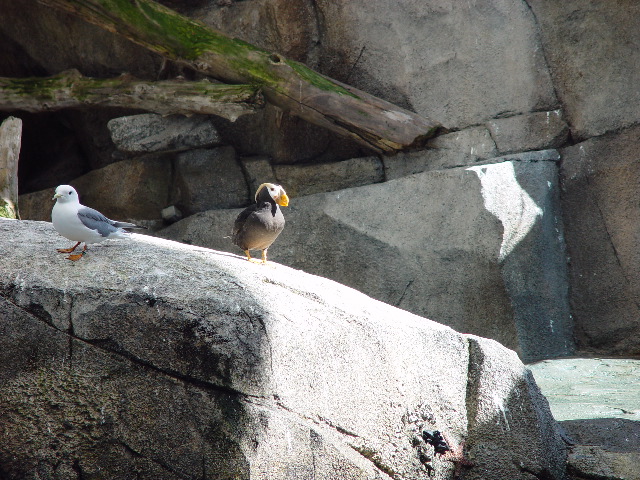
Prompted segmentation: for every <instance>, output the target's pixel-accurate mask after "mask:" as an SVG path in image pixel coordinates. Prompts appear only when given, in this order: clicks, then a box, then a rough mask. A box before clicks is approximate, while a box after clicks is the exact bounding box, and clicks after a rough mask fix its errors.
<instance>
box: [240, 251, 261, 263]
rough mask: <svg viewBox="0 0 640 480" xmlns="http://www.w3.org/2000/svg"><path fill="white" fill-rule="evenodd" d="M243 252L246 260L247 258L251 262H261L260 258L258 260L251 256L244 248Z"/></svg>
mask: <svg viewBox="0 0 640 480" xmlns="http://www.w3.org/2000/svg"><path fill="white" fill-rule="evenodd" d="M244 254H245V255H246V256H247V260H249V261H250V262H251V263H261V262H260V260H258V259H257V258H253V257H251V254H250V253H249V250H245V251H244Z"/></svg>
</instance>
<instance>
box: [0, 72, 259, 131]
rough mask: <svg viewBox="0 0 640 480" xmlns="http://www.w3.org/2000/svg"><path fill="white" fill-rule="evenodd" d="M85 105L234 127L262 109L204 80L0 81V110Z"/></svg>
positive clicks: (247, 94) (247, 93) (240, 92)
mask: <svg viewBox="0 0 640 480" xmlns="http://www.w3.org/2000/svg"><path fill="white" fill-rule="evenodd" d="M83 105H84V106H86V105H102V106H109V107H127V108H139V109H142V110H147V111H150V112H155V113H160V114H163V115H167V114H174V113H182V114H185V115H189V114H194V113H201V114H206V115H217V116H220V117H224V118H227V119H229V120H231V121H235V120H236V119H237V118H238V117H239V116H241V115H244V114H247V113H253V112H255V111H256V110H257V109H259V108H262V106H263V105H264V101H263V98H262V94H261V93H260V92H259V88H258V87H255V86H249V85H221V84H214V83H211V82H209V81H207V80H204V81H198V82H188V81H183V80H165V81H160V82H145V81H141V80H137V79H135V78H133V77H131V76H128V75H122V76H120V77H118V78H112V79H97V78H88V77H83V76H82V75H81V74H80V72H78V71H77V70H69V71H66V72H62V73H60V74H59V75H55V76H53V77H46V78H3V77H0V110H5V111H13V110H24V111H28V112H41V111H50V110H59V109H61V108H70V107H79V106H83Z"/></svg>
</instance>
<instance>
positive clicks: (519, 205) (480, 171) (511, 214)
mask: <svg viewBox="0 0 640 480" xmlns="http://www.w3.org/2000/svg"><path fill="white" fill-rule="evenodd" d="M467 170H471V171H473V172H475V173H476V175H478V178H479V179H480V183H481V185H482V198H483V199H484V207H485V208H486V209H487V210H488V211H489V212H491V214H493V215H495V216H496V217H497V218H498V220H500V222H501V223H502V226H503V228H504V232H503V234H502V244H501V245H500V254H499V256H498V259H499V260H500V261H502V260H504V259H505V258H506V257H507V255H509V254H510V253H511V252H512V251H513V249H514V248H515V247H516V246H517V245H518V244H519V243H520V242H521V241H522V240H523V239H524V237H525V236H526V235H527V233H529V231H530V230H531V229H532V228H533V226H534V225H535V223H536V219H537V217H538V216H540V217H541V216H542V214H543V212H542V209H541V208H540V207H538V205H537V204H536V202H535V201H534V200H533V198H531V196H530V195H529V194H528V193H527V191H526V190H524V189H523V188H522V187H521V186H520V184H519V183H518V180H517V179H516V173H515V169H514V168H513V162H502V163H495V164H491V165H478V166H475V167H469V168H468V169H467Z"/></svg>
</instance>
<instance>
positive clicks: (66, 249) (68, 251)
mask: <svg viewBox="0 0 640 480" xmlns="http://www.w3.org/2000/svg"><path fill="white" fill-rule="evenodd" d="M81 243H82V242H78V243H76V244H75V245H74V246H73V247H71V248H58V251H59V252H60V253H71V252H73V251H74V250H75V249H76V248H78V245H80V244H81Z"/></svg>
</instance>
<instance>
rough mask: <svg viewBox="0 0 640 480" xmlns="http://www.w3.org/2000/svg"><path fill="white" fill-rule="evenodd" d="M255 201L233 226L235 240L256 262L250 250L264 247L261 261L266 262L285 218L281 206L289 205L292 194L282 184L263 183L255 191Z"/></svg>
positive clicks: (249, 257) (249, 258)
mask: <svg viewBox="0 0 640 480" xmlns="http://www.w3.org/2000/svg"><path fill="white" fill-rule="evenodd" d="M255 198H256V203H254V204H253V205H251V206H250V207H247V208H245V209H244V210H243V211H242V212H240V214H239V215H238V217H237V218H236V221H235V223H234V225H233V236H232V238H233V243H234V244H235V245H237V246H239V247H240V248H241V249H242V250H244V253H245V254H246V255H247V259H248V260H249V261H253V259H252V258H251V255H250V253H249V251H250V250H262V262H263V263H266V261H267V249H268V248H269V247H270V246H271V244H272V243H273V242H274V241H275V239H276V238H278V235H280V232H282V229H283V228H284V224H285V220H284V215H282V211H281V210H280V207H279V205H282V206H287V205H288V204H289V197H287V194H286V192H285V191H284V189H283V188H282V187H281V186H280V185H274V184H272V183H263V184H262V185H260V186H259V187H258V190H257V191H256V197H255Z"/></svg>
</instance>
